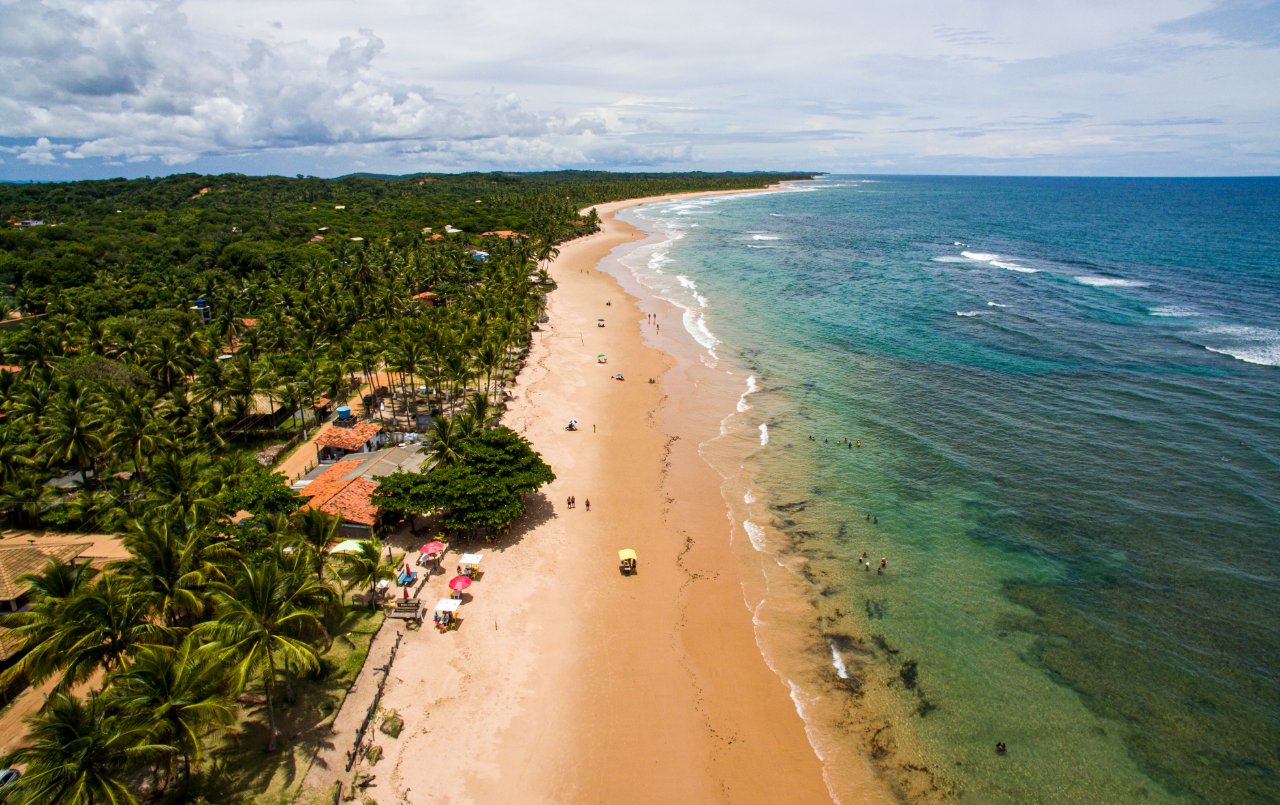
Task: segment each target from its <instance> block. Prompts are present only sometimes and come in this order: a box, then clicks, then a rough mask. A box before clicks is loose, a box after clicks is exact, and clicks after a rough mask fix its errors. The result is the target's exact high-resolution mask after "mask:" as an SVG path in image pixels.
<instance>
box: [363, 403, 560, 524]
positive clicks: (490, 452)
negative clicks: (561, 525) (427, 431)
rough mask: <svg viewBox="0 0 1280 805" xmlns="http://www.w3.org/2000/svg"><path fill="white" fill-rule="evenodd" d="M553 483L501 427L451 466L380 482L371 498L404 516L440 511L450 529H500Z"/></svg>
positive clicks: (471, 444) (469, 444)
mask: <svg viewBox="0 0 1280 805" xmlns="http://www.w3.org/2000/svg"><path fill="white" fill-rule="evenodd" d="M555 478H556V476H555V473H554V472H552V471H551V467H549V466H547V463H546V462H545V461H543V460H542V456H540V455H538V453H537V451H535V450H534V449H533V446H532V445H530V444H529V442H528V441H527V440H526V439H525V438H524V437H522V436H521V435H520V434H518V433H516V432H515V431H513V430H511V429H510V428H506V427H500V428H494V429H493V430H485V431H480V432H479V433H477V434H475V435H474V436H472V437H471V438H470V439H468V440H467V441H466V442H464V443H463V444H462V445H461V446H460V448H459V450H458V461H457V462H456V463H454V464H452V465H450V466H438V467H436V468H435V469H433V470H431V471H430V472H429V473H428V474H426V475H417V474H414V473H404V472H400V473H395V474H393V475H391V476H388V477H387V478H384V479H383V481H382V483H381V485H380V486H379V487H378V490H377V491H376V492H374V498H375V500H377V501H378V503H379V504H380V505H382V506H383V507H384V508H386V509H390V510H392V511H398V512H402V513H404V514H428V513H430V512H434V511H439V512H441V513H442V515H443V517H442V521H443V524H444V526H445V527H446V528H449V529H455V530H462V529H473V528H480V527H489V528H505V527H506V526H508V525H510V524H511V523H512V522H514V521H515V520H516V519H518V518H519V517H520V515H522V514H524V496H525V495H526V494H528V493H530V492H535V491H537V490H538V489H539V488H540V487H541V486H543V485H544V484H547V483H550V482H551V481H554V480H555Z"/></svg>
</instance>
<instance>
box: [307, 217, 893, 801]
mask: <svg viewBox="0 0 1280 805" xmlns="http://www.w3.org/2000/svg"><path fill="white" fill-rule="evenodd" d="M717 195H719V194H717ZM653 200H656V199H644V200H632V201H628V202H618V203H614V204H606V205H600V206H599V207H597V210H598V211H599V213H600V215H601V216H602V220H603V229H602V231H601V232H599V233H596V234H594V235H592V236H589V237H586V238H582V239H579V240H576V241H573V242H570V243H567V244H564V245H562V247H561V252H560V256H559V257H558V258H557V259H556V260H555V262H554V264H553V265H552V267H551V275H552V277H554V278H555V280H556V282H557V283H558V288H557V290H555V291H554V292H553V293H552V294H551V295H550V303H549V310H548V315H549V317H550V323H549V324H544V325H542V329H541V330H540V331H539V332H536V333H535V334H534V344H533V349H532V351H531V354H530V357H529V363H528V365H527V366H526V368H525V370H524V371H523V372H522V373H521V375H520V377H519V379H518V381H517V384H516V386H515V388H514V389H513V394H514V400H513V401H512V402H511V404H510V405H509V408H508V411H507V413H506V415H505V417H504V423H505V424H507V425H509V426H510V427H512V428H514V429H515V430H517V431H519V432H521V433H522V434H524V436H525V437H526V438H528V439H529V440H530V441H531V442H532V443H533V445H534V447H535V448H536V449H537V450H538V451H539V452H541V453H542V455H543V457H544V458H545V459H546V461H547V462H548V463H549V464H550V465H551V466H552V468H553V469H554V470H555V473H556V475H557V480H556V481H555V482H554V483H553V484H551V485H549V486H548V487H546V488H544V490H543V492H542V494H541V495H537V496H531V498H530V505H529V511H528V514H527V515H526V516H525V518H524V519H523V520H522V521H521V523H519V524H518V525H517V526H516V528H515V529H513V533H512V534H511V535H510V536H508V537H505V538H504V539H502V540H501V541H499V542H498V543H497V544H496V545H495V546H493V547H489V546H485V545H483V544H480V545H477V546H474V547H473V549H474V550H480V551H482V552H483V553H484V555H485V558H484V562H483V568H484V571H485V572H484V575H483V577H482V578H481V579H480V580H479V581H478V582H477V583H475V584H474V585H472V587H471V588H470V589H469V590H468V591H467V595H466V597H465V602H464V605H463V607H462V609H461V612H460V614H461V617H462V624H461V628H460V629H459V630H458V631H456V632H450V633H447V634H443V635H442V634H439V633H437V632H436V631H435V630H434V629H432V628H431V624H430V621H429V620H428V622H427V624H426V626H425V627H424V628H423V629H422V630H420V631H405V629H404V626H403V625H401V624H399V623H395V622H388V624H387V626H386V627H384V629H383V630H382V632H381V633H380V634H379V636H378V638H377V639H376V640H375V643H374V646H373V647H372V649H371V651H370V657H369V661H368V662H367V663H366V664H365V668H364V670H363V671H362V673H361V675H360V678H359V679H358V680H357V682H356V685H355V687H354V688H353V689H352V691H351V694H350V695H349V697H348V699H347V702H346V704H345V705H344V707H343V709H342V711H341V712H340V713H339V715H338V717H337V720H336V721H335V724H334V735H333V743H332V745H331V747H330V748H329V749H328V750H326V751H324V752H322V753H321V754H320V756H319V757H318V758H317V761H316V764H315V766H314V767H313V768H312V769H311V772H310V774H309V776H308V783H309V784H321V783H324V782H325V781H327V780H333V779H346V778H347V777H348V775H346V774H344V773H343V767H344V764H345V752H346V751H347V750H348V749H349V748H350V747H351V743H352V740H353V738H354V735H355V730H356V727H357V726H358V725H359V723H360V721H361V720H362V719H363V717H364V712H365V709H366V708H367V707H368V704H369V702H371V701H372V698H373V691H374V690H375V688H376V684H377V680H378V679H379V677H380V672H379V671H377V670H376V669H377V667H378V666H380V665H383V664H385V662H386V658H387V656H388V655H389V652H390V646H391V644H392V643H393V642H394V641H395V639H396V635H397V634H398V633H400V632H404V634H403V637H402V639H401V642H400V646H399V650H398V654H397V656H396V658H395V662H394V663H393V665H392V667H391V670H390V672H389V678H388V680H387V684H386V688H385V694H384V697H383V699H382V707H383V709H384V710H395V711H397V712H398V713H399V714H400V715H401V716H402V717H403V718H404V720H405V729H404V731H403V732H402V733H401V735H400V737H399V739H391V738H389V737H387V736H385V735H382V734H381V733H378V732H376V731H374V732H372V733H371V734H372V735H373V736H374V739H375V742H376V743H377V744H378V745H379V746H381V747H382V749H383V752H384V755H383V758H382V759H381V760H380V762H379V763H378V764H377V765H375V766H373V767H372V768H371V769H368V770H369V771H370V772H371V773H373V774H374V775H375V781H374V782H375V785H374V787H373V788H371V789H370V791H369V793H370V794H371V795H373V796H375V797H377V798H378V799H379V800H380V801H398V802H449V803H466V802H478V803H482V802H521V803H534V802H601V803H606V802H607V803H628V802H636V803H641V802H673V801H677V800H679V801H686V802H699V803H701V802H783V801H787V802H804V803H811V802H824V801H830V800H831V798H832V792H831V791H829V790H828V784H827V781H826V780H824V768H823V764H822V762H821V761H820V760H819V758H818V756H817V755H816V754H815V752H814V750H813V748H812V747H811V745H810V743H809V740H808V738H807V737H806V732H805V725H804V723H803V721H802V720H801V719H800V717H799V716H798V714H797V712H796V709H795V705H794V703H793V701H792V699H791V694H790V691H789V689H788V686H787V684H786V683H785V681H784V680H783V679H781V678H780V677H779V676H778V675H777V674H776V673H775V672H774V671H773V670H771V669H770V667H769V665H767V664H766V662H765V660H764V658H763V657H762V655H761V652H760V649H759V648H758V646H757V643H756V638H755V632H754V628H753V623H752V613H751V611H750V609H748V606H747V600H748V599H745V598H744V589H745V588H744V584H743V577H744V573H747V574H748V575H750V573H751V570H750V566H749V564H746V563H744V561H742V556H741V554H742V546H741V542H742V541H741V540H738V541H737V542H738V545H737V547H736V548H735V547H734V545H733V544H731V539H730V533H731V526H730V522H729V520H728V518H727V514H726V507H725V502H724V499H723V497H722V493H721V478H720V476H719V475H718V474H717V473H716V472H715V471H714V470H712V469H711V467H710V466H709V465H708V464H706V463H705V462H704V461H703V460H702V459H701V457H700V456H699V455H698V444H699V441H700V440H705V439H707V438H711V437H712V436H714V435H715V434H716V432H717V430H716V429H717V428H718V423H719V420H720V418H721V417H722V416H723V415H724V414H725V413H727V411H729V410H731V408H732V405H733V398H732V397H729V398H726V399H724V400H720V399H712V400H706V401H699V400H693V399H689V397H690V395H691V392H692V391H694V389H693V388H692V387H691V386H689V384H688V382H687V379H683V378H680V377H676V376H675V375H677V374H679V373H678V372H669V370H670V369H672V367H674V366H675V365H676V362H675V360H674V359H673V358H672V357H671V355H670V354H667V352H665V351H662V350H659V349H656V348H654V347H653V346H650V345H647V344H646V341H648V342H649V343H650V344H656V345H658V346H662V345H663V342H664V340H667V339H671V340H673V341H674V340H677V339H684V340H689V339H688V336H687V334H686V333H685V332H684V331H683V329H682V328H681V327H680V323H679V320H678V318H677V317H676V316H675V314H674V313H671V314H670V315H667V316H664V315H663V314H659V323H668V322H669V326H668V327H666V328H664V330H663V331H662V332H660V333H659V332H658V331H657V328H656V327H654V326H653V325H652V324H650V323H649V322H648V320H647V319H646V317H645V315H644V314H642V313H641V312H640V309H639V308H638V307H637V304H636V300H635V299H634V298H633V297H630V296H628V295H627V294H625V293H624V292H623V291H622V289H621V288H620V287H619V285H618V284H617V282H615V280H614V279H613V278H612V277H611V276H609V275H608V274H607V273H604V272H602V271H600V270H599V269H598V265H599V263H600V262H601V260H603V259H605V258H606V257H607V255H608V254H609V253H610V252H611V251H612V250H613V249H614V248H616V247H618V246H620V245H622V244H625V243H629V242H633V241H636V240H639V239H641V238H643V236H644V233H642V232H640V231H639V230H636V229H635V228H633V227H631V226H629V225H627V224H625V223H622V222H620V221H616V220H614V218H613V215H614V213H616V212H617V211H618V210H619V209H621V208H623V207H626V206H631V205H634V204H638V203H642V202H645V201H653ZM607 302H609V303H611V304H606V303H607ZM651 304H656V303H651ZM600 317H603V318H604V319H605V325H606V326H605V327H603V328H601V327H598V326H597V324H596V320H597V318H600ZM598 353H605V354H606V355H607V356H608V364H607V365H600V364H598V363H597V361H596V355H597V354H598ZM615 372H622V373H624V376H625V377H626V380H625V381H617V380H613V379H611V377H612V374H613V373H615ZM650 377H652V378H655V379H657V381H658V382H656V383H649V382H648V379H649V378H650ZM667 395H672V396H671V397H670V399H668V397H667ZM681 395H683V396H681ZM726 406H727V407H726ZM571 418H574V419H577V420H578V423H579V430H578V431H576V432H569V431H566V430H564V426H565V423H566V422H567V421H568V420H569V419H571ZM570 495H572V496H575V497H576V498H577V507H576V508H573V509H570V508H568V507H567V505H566V498H567V497H568V496H570ZM588 500H589V501H590V504H591V505H590V511H588V510H587V507H586V505H585V504H586V502H587V501H588ZM401 547H409V545H408V543H407V541H406V544H405V545H402V546H401ZM459 547H462V548H465V546H459ZM624 547H628V548H634V549H635V550H636V551H637V552H638V554H639V572H638V573H637V574H636V575H634V576H631V577H624V576H622V575H621V574H620V573H619V571H618V558H617V552H618V550H619V549H620V548H624ZM459 552H460V551H458V550H453V549H451V550H450V552H449V553H448V554H446V557H445V561H444V568H445V571H446V572H444V573H443V574H437V575H435V576H432V577H431V578H430V579H428V580H427V581H426V582H425V584H424V586H423V589H422V592H421V595H422V598H423V599H424V600H425V601H427V602H428V603H429V604H433V603H434V601H435V600H436V599H437V598H439V597H444V596H446V595H447V594H448V591H447V589H446V587H445V584H446V582H447V581H448V579H449V578H450V577H451V576H452V575H453V573H452V570H453V567H454V565H455V564H456V561H457V556H458V553H459ZM748 598H749V596H748ZM832 779H833V782H832V787H833V788H834V789H836V793H837V794H839V796H840V798H841V799H842V800H844V801H846V802H852V801H891V799H892V798H891V796H890V795H889V793H888V787H887V786H886V785H885V784H884V783H883V782H882V781H881V780H880V779H879V778H878V777H877V776H875V774H874V772H873V771H872V770H871V767H870V764H869V763H868V764H866V765H865V767H864V769H862V770H859V771H856V772H855V773H854V774H853V776H852V777H851V776H850V772H849V770H848V769H844V770H842V771H841V772H840V773H839V774H837V775H834V776H833V778H832Z"/></svg>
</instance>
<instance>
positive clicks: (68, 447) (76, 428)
mask: <svg viewBox="0 0 1280 805" xmlns="http://www.w3.org/2000/svg"><path fill="white" fill-rule="evenodd" d="M45 422H46V424H47V428H46V429H45V438H44V449H45V451H46V452H47V454H48V456H49V460H50V461H51V462H66V461H70V462H74V463H75V465H76V467H77V468H78V469H79V470H80V482H81V486H82V487H84V488H87V487H88V486H89V475H88V473H89V472H90V471H91V470H94V468H95V465H96V462H97V459H98V456H99V455H101V454H102V451H103V447H104V445H105V441H104V439H103V436H102V431H103V420H102V413H101V408H100V406H99V405H98V402H97V400H96V399H94V398H93V397H92V396H91V395H90V394H89V393H88V392H87V391H86V390H85V389H84V388H82V387H81V386H80V384H79V382H77V381H75V380H70V381H68V382H67V385H66V388H65V389H64V391H63V394H62V396H61V397H59V398H58V400H57V401H56V402H55V403H54V405H53V409H52V410H51V411H50V412H49V413H48V414H47V415H46V416H45ZM95 476H96V471H95Z"/></svg>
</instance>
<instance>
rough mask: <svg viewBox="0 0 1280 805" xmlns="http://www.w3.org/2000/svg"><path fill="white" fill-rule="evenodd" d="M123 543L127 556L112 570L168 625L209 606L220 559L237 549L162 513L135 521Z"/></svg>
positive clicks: (184, 620) (194, 616)
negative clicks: (163, 515) (168, 519)
mask: <svg viewBox="0 0 1280 805" xmlns="http://www.w3.org/2000/svg"><path fill="white" fill-rule="evenodd" d="M124 545H125V547H126V548H128V549H129V554H130V556H129V558H128V559H121V560H119V561H116V562H112V563H111V569H112V570H114V571H115V572H116V573H117V574H118V575H119V577H120V578H121V579H123V580H124V581H125V583H126V585H127V587H128V589H129V591H130V593H132V594H135V595H138V596H140V597H142V598H143V599H145V600H146V601H147V603H148V604H149V606H150V607H151V609H152V610H153V611H155V612H156V613H158V614H159V615H160V618H161V620H162V621H163V622H164V624H165V625H166V626H170V627H173V626H181V625H190V624H191V623H192V622H193V621H194V620H196V619H197V618H199V617H200V616H202V615H203V614H204V613H205V612H206V611H207V610H208V609H209V597H210V594H211V592H212V590H213V589H214V588H215V587H216V586H217V584H218V582H219V581H220V579H221V577H222V573H221V572H220V570H219V568H218V566H217V564H216V562H217V560H225V559H228V558H230V557H231V556H233V555H234V554H235V551H234V549H232V548H231V547H230V546H228V545H227V544H226V543H225V542H224V541H215V540H214V539H213V538H212V537H211V536H210V534H209V533H208V532H207V531H204V530H201V529H197V530H194V531H190V530H188V529H187V528H186V526H185V524H183V523H178V524H176V526H174V527H170V522H169V521H167V520H165V519H162V518H160V517H149V518H147V519H146V520H143V521H141V522H135V523H133V530H132V532H131V533H130V534H128V535H127V536H126V537H125V538H124Z"/></svg>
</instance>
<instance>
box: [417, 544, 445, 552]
mask: <svg viewBox="0 0 1280 805" xmlns="http://www.w3.org/2000/svg"><path fill="white" fill-rule="evenodd" d="M443 551H444V543H443V542H428V543H427V544H426V545H423V546H422V553H441V552H443Z"/></svg>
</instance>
